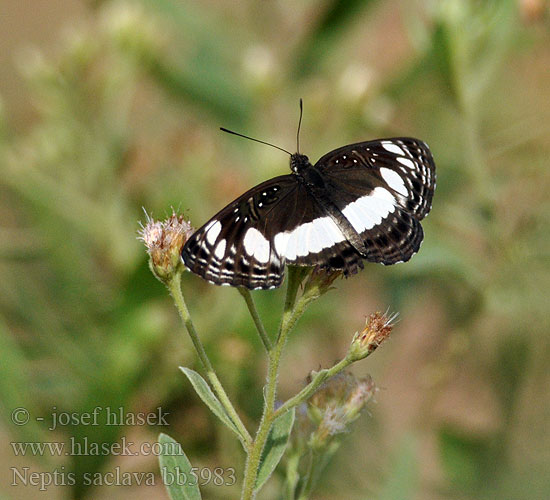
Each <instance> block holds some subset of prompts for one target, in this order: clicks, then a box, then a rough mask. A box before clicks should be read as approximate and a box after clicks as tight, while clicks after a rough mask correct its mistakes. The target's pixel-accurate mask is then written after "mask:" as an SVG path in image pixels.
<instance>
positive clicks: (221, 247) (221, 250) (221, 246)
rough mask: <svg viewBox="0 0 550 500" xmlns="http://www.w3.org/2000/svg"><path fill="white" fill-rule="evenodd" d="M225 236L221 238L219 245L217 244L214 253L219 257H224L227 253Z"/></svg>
mask: <svg viewBox="0 0 550 500" xmlns="http://www.w3.org/2000/svg"><path fill="white" fill-rule="evenodd" d="M225 243H226V242H225V238H224V239H223V240H221V241H220V242H219V243H218V245H217V246H216V250H215V252H214V255H215V256H216V257H217V258H218V259H223V256H224V255H225Z"/></svg>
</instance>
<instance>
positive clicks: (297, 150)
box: [296, 97, 304, 154]
mask: <svg viewBox="0 0 550 500" xmlns="http://www.w3.org/2000/svg"><path fill="white" fill-rule="evenodd" d="M303 114H304V103H303V101H302V98H301V97H300V119H299V120H298V132H296V152H297V153H298V154H299V153H300V128H301V127H302V116H303Z"/></svg>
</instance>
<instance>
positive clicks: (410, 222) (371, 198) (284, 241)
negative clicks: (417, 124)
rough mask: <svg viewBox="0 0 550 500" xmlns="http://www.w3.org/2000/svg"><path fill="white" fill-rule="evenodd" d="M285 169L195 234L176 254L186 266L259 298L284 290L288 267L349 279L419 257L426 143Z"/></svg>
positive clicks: (427, 178)
mask: <svg viewBox="0 0 550 500" xmlns="http://www.w3.org/2000/svg"><path fill="white" fill-rule="evenodd" d="M237 135H239V134H237ZM289 154H290V153H289ZM290 169H291V171H292V173H291V174H288V175H281V176H279V177H275V178H273V179H270V180H268V181H266V182H263V183H262V184H259V185H258V186H256V187H254V188H252V189H250V190H249V191H247V192H246V193H244V194H243V195H242V196H240V197H239V198H237V199H236V200H235V201H233V202H232V203H230V204H229V205H227V206H226V207H225V208H224V209H222V210H221V211H220V212H218V213H217V214H216V215H215V216H214V217H212V218H211V219H210V220H209V221H208V222H207V223H206V224H204V226H202V227H201V228H200V229H198V230H197V231H196V232H195V233H194V234H193V235H192V236H191V238H190V239H189V240H188V241H187V243H186V244H185V246H184V247H183V250H182V259H183V262H184V263H185V265H186V266H187V267H188V268H189V269H190V270H191V271H192V272H193V273H195V274H197V275H199V276H201V277H202V278H204V279H206V280H208V281H210V282H211V283H214V284H216V285H231V286H241V287H246V288H250V289H257V288H264V289H265V288H275V287H278V286H280V285H281V283H282V281H283V277H284V271H285V264H293V265H298V266H319V267H321V268H323V269H326V270H327V271H335V270H341V271H343V272H344V274H345V275H349V274H352V273H356V272H357V271H358V270H359V269H362V268H363V262H362V261H363V260H367V261H370V262H380V263H382V264H396V263H398V262H405V261H408V260H409V259H410V258H411V257H412V255H414V254H415V253H416V252H417V251H418V249H419V247H420V244H421V242H422V239H423V231H422V227H421V225H420V222H419V221H420V220H422V219H423V218H424V217H425V216H426V215H427V214H428V212H429V211H430V208H431V204H432V197H433V193H434V189H435V164H434V161H433V158H432V155H431V153H430V150H429V148H428V146H427V145H426V143H424V142H422V141H420V140H418V139H412V138H408V137H399V138H391V139H379V140H374V141H367V142H360V143H357V144H350V145H348V146H344V147H341V148H338V149H335V150H334V151H331V152H330V153H327V154H326V155H325V156H323V157H322V158H321V159H320V160H319V161H318V162H317V163H316V164H315V165H312V164H311V163H310V162H309V159H308V157H307V156H305V155H302V154H300V153H295V154H292V155H291V156H290Z"/></svg>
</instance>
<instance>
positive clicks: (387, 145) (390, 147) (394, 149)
mask: <svg viewBox="0 0 550 500" xmlns="http://www.w3.org/2000/svg"><path fill="white" fill-rule="evenodd" d="M381 144H382V147H383V148H384V149H385V150H386V151H389V152H390V153H394V154H396V155H403V156H404V155H405V152H404V151H403V150H402V149H401V148H400V147H399V146H398V145H397V144H394V143H393V142H389V141H383V142H382V143H381Z"/></svg>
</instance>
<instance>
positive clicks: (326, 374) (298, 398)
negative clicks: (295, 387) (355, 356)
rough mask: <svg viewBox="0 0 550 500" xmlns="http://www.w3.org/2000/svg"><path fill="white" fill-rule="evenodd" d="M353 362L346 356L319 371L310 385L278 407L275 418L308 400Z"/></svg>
mask: <svg viewBox="0 0 550 500" xmlns="http://www.w3.org/2000/svg"><path fill="white" fill-rule="evenodd" d="M352 363H353V360H352V359H350V358H348V357H345V358H344V359H342V360H340V361H339V362H338V363H336V364H335V365H334V366H333V367H332V368H328V369H325V370H321V371H318V372H317V373H316V374H315V375H314V376H313V380H312V381H311V382H310V383H309V384H308V385H306V386H305V387H304V388H303V389H302V390H301V391H300V392H299V393H298V394H296V395H295V396H293V397H291V398H290V399H289V400H287V401H286V402H285V403H284V404H283V405H282V406H280V407H279V408H278V409H277V411H275V412H274V413H273V418H274V419H275V418H277V417H280V416H281V415H282V414H283V413H286V412H287V411H289V410H291V409H292V408H294V407H296V406H299V405H300V404H301V403H303V402H304V401H307V400H308V399H309V398H310V397H311V396H312V395H313V394H314V393H315V391H316V390H317V389H318V388H319V386H320V385H321V384H322V383H323V382H324V381H325V380H327V379H329V378H331V377H334V375H337V374H338V373H340V372H341V371H342V370H344V369H346V368H347V367H348V366H349V365H351V364H352Z"/></svg>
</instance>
